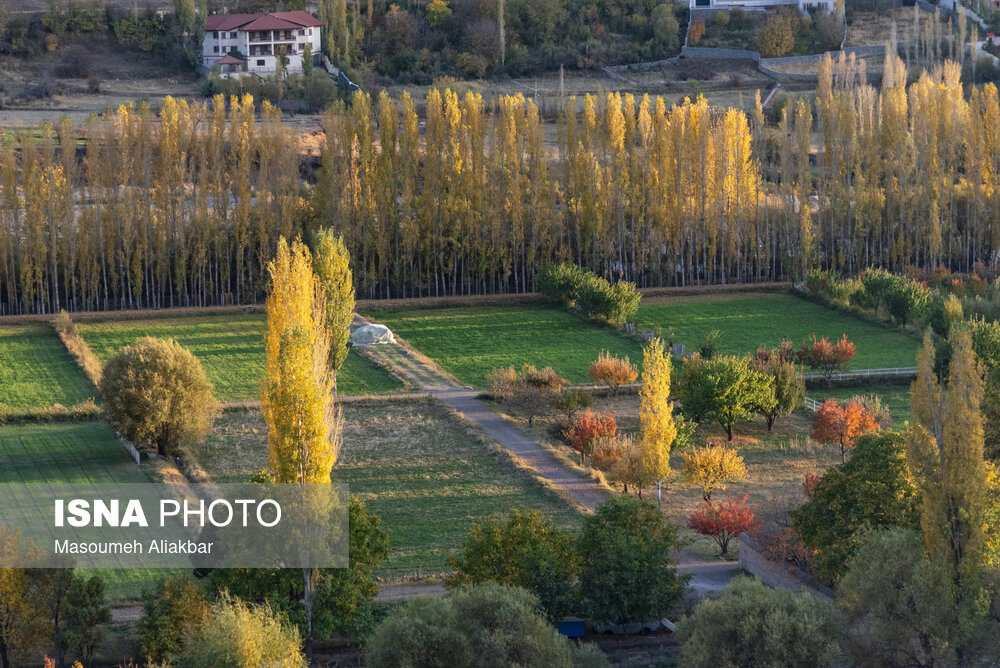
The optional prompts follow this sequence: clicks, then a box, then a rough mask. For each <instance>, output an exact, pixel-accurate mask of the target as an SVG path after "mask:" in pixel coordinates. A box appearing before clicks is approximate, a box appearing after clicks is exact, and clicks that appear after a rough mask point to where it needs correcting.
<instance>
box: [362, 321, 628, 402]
mask: <svg viewBox="0 0 1000 668" xmlns="http://www.w3.org/2000/svg"><path fill="white" fill-rule="evenodd" d="M365 315H366V316H367V317H370V318H372V319H373V320H375V321H376V322H380V323H384V324H385V325H387V326H388V327H389V329H391V330H392V331H393V332H394V333H395V334H396V335H397V336H400V337H402V338H404V339H406V340H407V341H408V342H410V343H411V344H412V345H413V346H414V347H415V348H416V349H417V350H419V351H420V352H422V353H424V354H425V355H427V356H428V357H430V358H432V359H434V360H435V361H436V362H437V363H438V364H440V365H441V366H442V367H444V368H445V369H446V370H448V371H449V372H451V373H452V374H454V375H455V376H456V377H457V378H458V379H460V380H461V381H462V382H464V383H467V384H469V385H473V386H476V387H483V386H485V384H486V374H488V373H489V372H490V371H492V370H493V369H495V368H497V367H504V366H511V365H513V366H515V367H518V368H520V366H521V365H522V364H525V363H527V364H534V365H535V366H537V367H539V368H541V367H545V366H551V367H552V368H553V369H554V370H555V371H556V373H558V374H559V375H560V376H563V377H564V378H566V379H568V380H569V381H570V382H573V383H585V382H591V381H590V378H588V377H587V368H588V367H589V366H590V363H591V362H593V361H594V360H595V359H597V356H598V355H599V354H600V353H601V351H602V350H610V351H612V352H615V353H617V354H619V355H628V356H629V357H630V358H631V359H632V361H633V362H636V363H641V362H642V348H641V347H640V345H639V342H638V340H636V339H634V338H632V337H629V336H625V335H623V334H619V333H618V332H616V331H614V330H612V329H611V328H609V327H605V326H603V325H599V324H596V323H591V322H587V321H586V320H584V319H582V318H580V317H579V316H576V315H573V314H572V313H569V312H567V311H565V310H563V309H558V308H552V307H548V306H541V305H525V306H493V307H475V308H447V309H412V310H379V309H373V310H369V311H366V312H365Z"/></svg>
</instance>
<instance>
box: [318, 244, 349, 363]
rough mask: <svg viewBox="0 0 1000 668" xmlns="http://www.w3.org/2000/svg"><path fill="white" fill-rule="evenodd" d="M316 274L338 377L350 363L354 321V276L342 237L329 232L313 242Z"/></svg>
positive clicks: (331, 358)
mask: <svg viewBox="0 0 1000 668" xmlns="http://www.w3.org/2000/svg"><path fill="white" fill-rule="evenodd" d="M313 271H314V272H315V274H316V280H317V282H318V283H319V285H320V287H321V289H322V290H323V298H324V301H325V303H326V315H325V322H326V327H327V329H328V330H329V338H330V366H331V367H332V368H333V371H334V373H336V372H338V371H340V367H341V366H342V365H343V364H344V360H346V359H347V342H348V340H349V339H350V336H351V331H350V328H351V322H352V321H353V320H354V275H353V274H352V273H351V254H350V253H349V252H348V250H347V247H346V246H345V245H344V239H343V237H335V236H334V234H333V231H332V230H331V229H329V228H323V229H321V230H320V231H319V232H317V233H316V236H315V238H314V239H313Z"/></svg>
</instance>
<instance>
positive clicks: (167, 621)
mask: <svg viewBox="0 0 1000 668" xmlns="http://www.w3.org/2000/svg"><path fill="white" fill-rule="evenodd" d="M143 599H144V608H145V610H144V613H143V616H142V618H141V619H139V622H138V624H137V625H136V631H137V633H138V635H139V643H140V645H139V646H140V648H141V650H142V655H143V656H144V657H146V658H147V659H149V660H150V661H163V662H168V663H169V662H172V661H176V660H177V659H178V658H180V657H181V656H182V655H183V654H184V643H185V642H186V641H187V640H188V639H189V638H190V637H191V636H192V635H193V634H194V633H195V632H197V631H198V629H199V628H201V626H202V625H203V624H205V623H206V622H207V621H208V620H209V619H210V618H211V609H210V607H209V604H208V601H207V599H206V598H205V594H204V592H203V591H202V589H201V588H200V587H199V586H198V585H197V584H195V582H194V581H193V580H192V579H191V578H190V577H187V576H177V577H173V578H166V579H164V580H161V581H160V583H159V584H158V585H157V587H156V589H155V590H153V591H149V592H146V593H145V594H144V595H143Z"/></svg>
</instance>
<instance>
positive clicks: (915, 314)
mask: <svg viewBox="0 0 1000 668" xmlns="http://www.w3.org/2000/svg"><path fill="white" fill-rule="evenodd" d="M883 299H884V302H885V310H886V311H887V312H888V313H889V315H890V316H892V319H893V320H895V321H896V322H897V323H899V324H900V325H904V326H905V325H906V323H908V322H911V321H913V320H917V319H918V318H920V317H921V316H922V315H923V314H924V313H925V312H926V311H927V308H928V306H929V305H930V301H931V293H930V290H928V289H927V288H925V287H924V286H922V285H919V284H917V283H916V281H912V280H908V279H899V280H896V281H894V282H893V283H892V285H891V286H890V288H889V290H888V291H887V292H886V293H885V296H884V298H883Z"/></svg>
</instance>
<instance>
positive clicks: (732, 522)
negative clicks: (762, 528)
mask: <svg viewBox="0 0 1000 668" xmlns="http://www.w3.org/2000/svg"><path fill="white" fill-rule="evenodd" d="M748 498H749V496H748V495H744V496H743V498H742V499H739V498H733V497H731V496H730V497H726V500H725V501H720V502H719V503H712V501H710V500H706V501H703V502H702V503H700V504H699V505H698V507H697V508H696V509H695V511H694V512H693V513H691V517H689V518H688V528H690V529H691V530H693V531H695V532H696V533H700V534H701V535H703V536H711V537H712V538H714V539H715V542H716V543H718V544H719V550H720V551H721V552H722V554H729V543H730V541H732V540H733V538H736V537H737V536H739V535H740V534H741V533H743V532H744V531H752V530H753V529H754V527H756V526H757V518H756V516H755V515H754V512H753V511H754V507H753V506H752V505H751V504H749V503H748V502H747V499H748Z"/></svg>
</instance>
